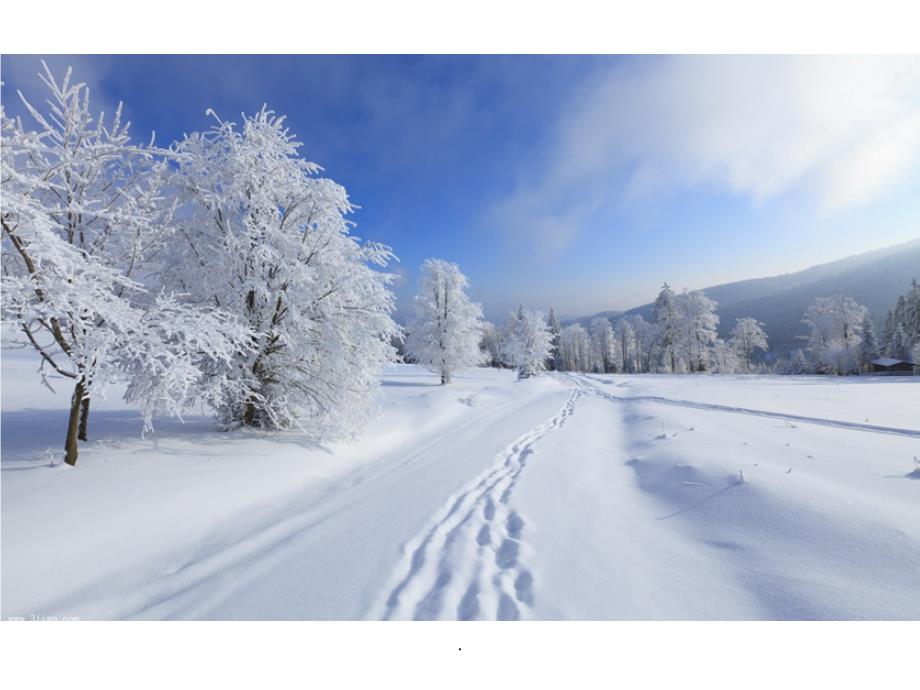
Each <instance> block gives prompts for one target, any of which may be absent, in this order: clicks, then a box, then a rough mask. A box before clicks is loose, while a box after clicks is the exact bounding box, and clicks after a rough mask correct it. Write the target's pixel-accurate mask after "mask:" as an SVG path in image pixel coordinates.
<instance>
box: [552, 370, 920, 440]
mask: <svg viewBox="0 0 920 690" xmlns="http://www.w3.org/2000/svg"><path fill="white" fill-rule="evenodd" d="M564 376H565V377H566V378H567V379H569V380H570V381H572V382H573V383H576V384H577V385H587V386H588V387H589V388H591V390H592V391H593V392H594V393H596V394H597V395H599V396H601V397H602V398H606V399H607V400H610V401H613V402H652V403H660V404H662V405H673V406H675V407H689V408H692V409H696V410H705V411H710V412H731V413H734V414H744V415H751V416H755V417H770V418H772V419H782V420H785V421H789V422H803V423H805V424H817V425H819V426H828V427H833V428H835V429H849V430H851V431H869V432H874V433H877V434H894V435H895V436H909V437H912V438H920V430H917V429H900V428H897V427H890V426H877V425H875V424H863V423H860V422H843V421H839V420H836V419H824V418H822V417H808V416H804V415H797V414H788V413H784V412H770V411H767V410H754V409H751V408H747V407H735V406H733V405H718V404H715V403H703V402H695V401H693V400H679V399H674V398H665V397H662V396H658V395H630V396H622V395H614V394H612V393H607V392H606V391H602V390H601V389H600V388H599V387H598V386H597V384H596V383H594V381H592V380H591V379H590V378H589V377H587V376H584V375H577V374H564Z"/></svg>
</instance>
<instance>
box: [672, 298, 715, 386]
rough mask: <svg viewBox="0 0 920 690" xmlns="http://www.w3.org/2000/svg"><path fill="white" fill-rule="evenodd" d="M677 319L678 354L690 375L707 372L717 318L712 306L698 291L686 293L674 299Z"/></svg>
mask: <svg viewBox="0 0 920 690" xmlns="http://www.w3.org/2000/svg"><path fill="white" fill-rule="evenodd" d="M675 302H676V307H677V319H678V323H679V324H680V327H679V333H680V335H679V337H678V343H679V347H678V349H679V351H680V352H681V355H682V356H681V359H683V360H684V361H685V362H686V365H687V368H688V369H689V371H691V372H699V371H706V370H707V369H708V368H709V364H710V359H711V350H712V347H713V345H714V344H715V342H716V340H717V338H718V334H717V333H716V328H717V327H718V326H719V316H718V315H717V314H716V306H717V305H716V302H715V301H714V300H711V299H709V298H708V297H707V296H706V295H705V294H704V293H703V291H702V290H692V291H690V292H687V291H686V290H685V291H684V292H682V293H681V294H680V295H678V296H677V298H676V300H675Z"/></svg>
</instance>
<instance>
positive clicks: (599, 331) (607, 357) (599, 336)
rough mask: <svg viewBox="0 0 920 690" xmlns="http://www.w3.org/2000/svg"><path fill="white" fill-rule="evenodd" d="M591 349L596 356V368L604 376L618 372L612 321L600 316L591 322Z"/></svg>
mask: <svg viewBox="0 0 920 690" xmlns="http://www.w3.org/2000/svg"><path fill="white" fill-rule="evenodd" d="M589 333H590V335H591V347H592V350H593V354H594V357H593V359H594V367H596V368H597V370H598V371H599V372H601V373H603V374H607V373H610V372H612V371H616V364H615V362H616V355H617V353H616V338H614V335H613V327H612V326H611V325H610V319H607V318H605V317H603V316H598V317H597V318H595V319H592V320H591V328H590V330H589Z"/></svg>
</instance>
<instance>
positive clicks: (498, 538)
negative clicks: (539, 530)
mask: <svg viewBox="0 0 920 690" xmlns="http://www.w3.org/2000/svg"><path fill="white" fill-rule="evenodd" d="M583 393H584V390H583V388H582V387H578V388H576V389H575V390H573V391H572V393H571V395H570V396H569V398H568V400H567V401H566V403H565V405H564V406H563V407H562V409H561V410H560V411H559V413H558V414H556V415H555V416H553V417H552V418H551V419H550V420H548V421H546V422H544V423H543V424H541V425H539V426H537V427H536V428H534V429H532V430H531V431H529V432H527V433H526V434H524V435H523V436H521V437H520V438H518V439H517V440H516V441H515V442H514V443H512V444H511V445H510V446H508V447H507V448H506V449H505V450H503V451H502V452H501V453H500V454H499V457H498V460H497V462H496V463H495V464H494V465H493V466H492V467H491V468H490V469H488V470H486V471H485V472H484V473H483V474H481V475H480V476H479V477H477V478H476V479H474V480H473V481H472V482H470V483H469V484H468V485H467V486H466V487H464V488H463V489H462V490H461V491H459V492H458V493H457V494H455V495H454V496H452V497H451V498H450V500H449V501H448V502H447V504H446V505H445V507H444V509H443V510H442V511H441V513H440V514H439V515H438V516H437V518H436V519H435V520H434V521H433V524H431V525H430V526H429V527H428V528H426V529H425V530H424V531H423V532H422V533H421V534H420V535H418V536H417V537H416V538H415V539H413V540H411V541H410V542H409V543H408V544H406V546H405V549H404V551H405V556H404V558H403V561H402V563H401V564H400V566H399V568H398V569H397V576H396V578H394V579H397V581H396V582H395V584H394V585H393V586H392V587H391V588H388V590H387V594H386V596H385V598H384V600H383V601H381V602H380V603H379V604H378V605H377V607H376V609H375V612H374V614H375V615H374V616H373V617H375V618H382V619H384V620H389V619H413V620H435V619H445V618H447V619H454V618H456V619H459V620H473V619H496V620H518V619H520V618H522V617H526V614H527V609H528V608H529V607H530V606H532V605H533V600H534V592H533V575H532V574H531V572H530V570H529V569H528V567H527V562H528V557H529V555H530V554H529V553H528V549H527V545H526V543H525V542H524V541H523V534H524V529H525V527H526V523H525V521H524V519H523V518H522V517H521V515H520V514H518V512H517V511H515V510H514V508H513V507H512V506H511V498H512V494H513V491H514V487H515V485H516V484H517V481H518V478H519V477H520V475H521V473H522V472H523V471H524V469H525V468H526V466H527V463H528V462H529V461H530V459H531V457H532V456H533V455H534V453H535V452H536V450H535V446H536V444H537V443H538V442H539V441H540V440H541V439H543V438H544V437H545V436H547V435H548V434H551V433H553V432H554V431H557V430H559V429H561V428H563V427H564V426H565V424H566V421H567V420H568V419H569V418H570V417H571V416H572V415H573V414H574V413H575V406H576V403H577V402H578V399H579V398H580V397H581V396H582V395H583Z"/></svg>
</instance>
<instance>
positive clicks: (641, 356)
mask: <svg viewBox="0 0 920 690" xmlns="http://www.w3.org/2000/svg"><path fill="white" fill-rule="evenodd" d="M629 325H630V326H631V327H632V330H633V334H634V336H635V341H634V350H633V353H634V357H635V369H634V371H635V372H636V373H644V372H648V371H651V368H652V355H653V352H654V350H655V343H656V342H657V340H658V329H657V328H656V327H655V324H651V323H649V322H648V321H646V320H645V319H644V318H643V317H642V315H641V314H633V315H632V316H630V317H629Z"/></svg>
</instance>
